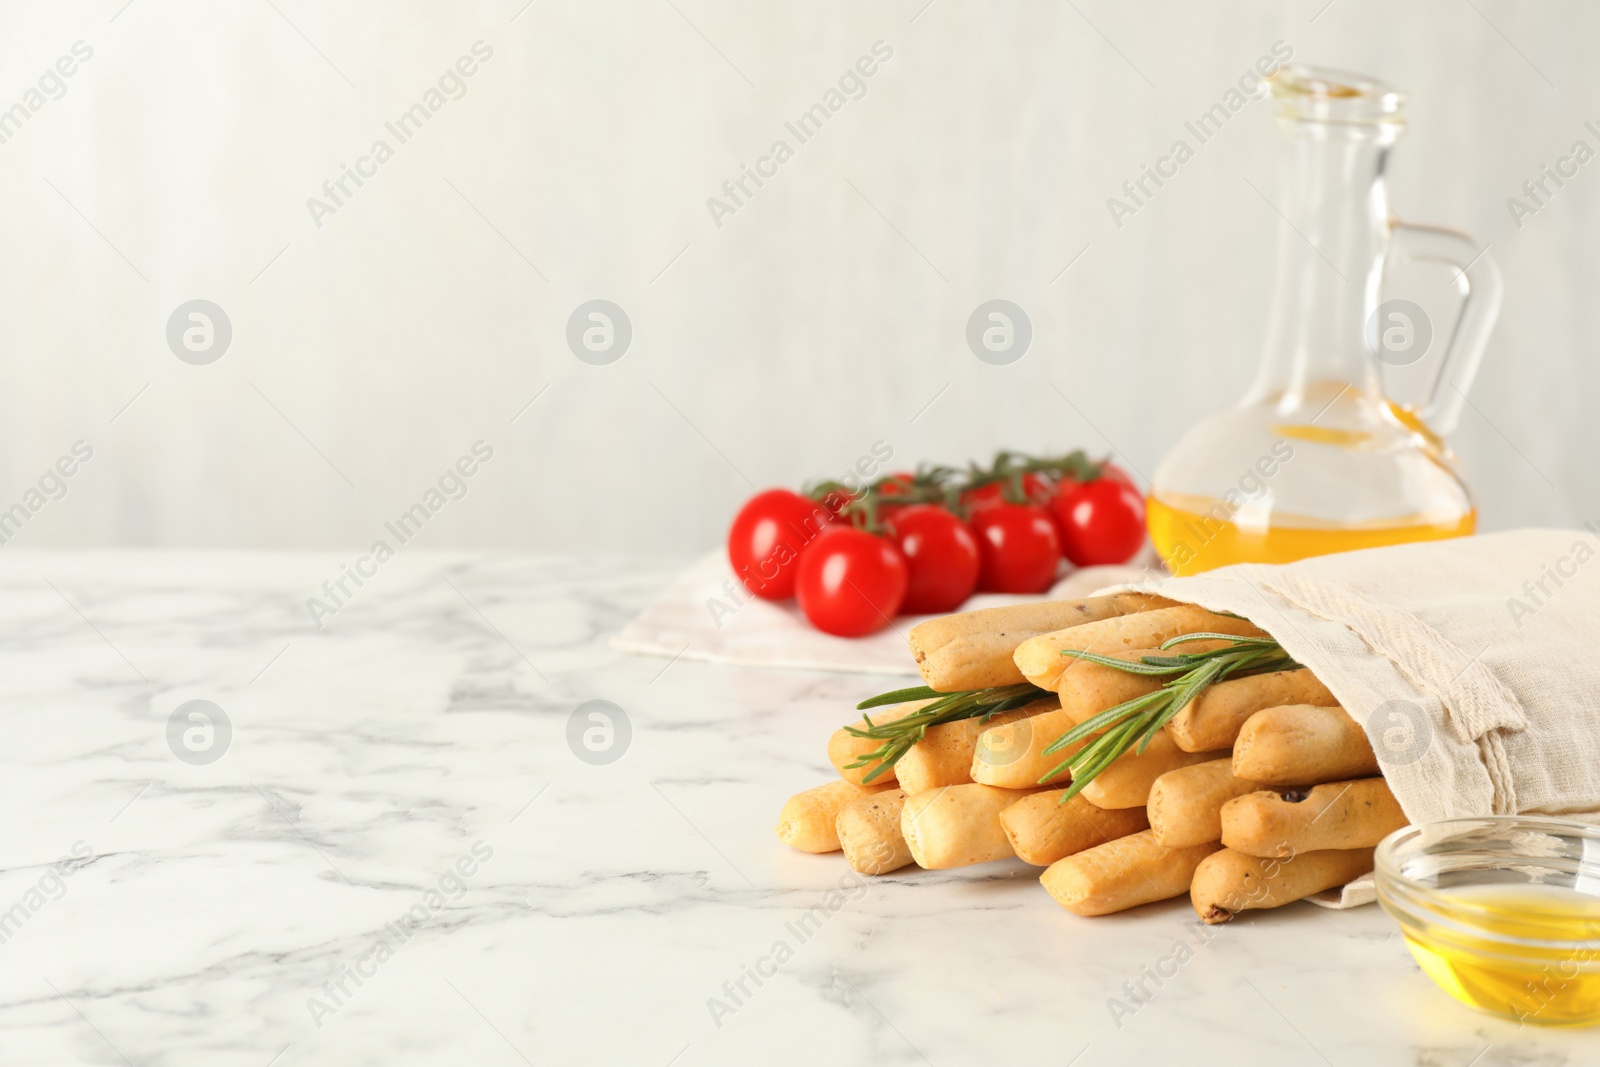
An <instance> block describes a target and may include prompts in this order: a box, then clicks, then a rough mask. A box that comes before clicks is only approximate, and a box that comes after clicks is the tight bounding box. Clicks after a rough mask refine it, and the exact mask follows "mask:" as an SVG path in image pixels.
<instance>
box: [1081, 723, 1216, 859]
mask: <svg viewBox="0 0 1600 1067" xmlns="http://www.w3.org/2000/svg"><path fill="white" fill-rule="evenodd" d="M1052 755H1055V756H1056V757H1057V758H1059V759H1065V758H1066V756H1065V755H1064V754H1062V753H1059V752H1058V753H1052ZM1223 755H1225V753H1221V752H1185V751H1184V750H1183V749H1181V748H1179V747H1178V744H1177V742H1176V741H1174V740H1172V738H1170V737H1168V736H1167V732H1166V731H1165V730H1157V731H1156V732H1155V736H1154V737H1152V738H1150V744H1149V746H1148V747H1147V748H1146V749H1145V750H1144V751H1143V752H1137V751H1130V752H1128V753H1127V754H1126V755H1124V756H1122V757H1120V758H1119V759H1117V760H1116V761H1115V762H1114V763H1112V764H1111V766H1109V767H1107V768H1106V769H1105V770H1103V771H1101V772H1100V773H1099V774H1098V775H1096V776H1095V778H1094V780H1093V781H1091V782H1090V783H1089V784H1088V785H1086V786H1084V787H1083V793H1082V795H1083V796H1085V797H1088V798H1089V801H1090V803H1092V804H1096V805H1098V806H1100V807H1102V808H1142V807H1144V806H1145V805H1146V804H1147V803H1149V800H1150V787H1151V786H1153V785H1155V783H1156V779H1157V778H1160V777H1161V776H1162V775H1163V774H1166V773H1167V772H1168V771H1175V770H1177V769H1178V768H1180V767H1190V766H1193V765H1194V764H1197V763H1206V762H1208V761H1210V760H1214V759H1217V758H1219V757H1221V756H1223ZM1207 840H1215V838H1208V839H1207ZM1199 843H1200V842H1198V841H1196V842H1194V844H1199Z"/></svg>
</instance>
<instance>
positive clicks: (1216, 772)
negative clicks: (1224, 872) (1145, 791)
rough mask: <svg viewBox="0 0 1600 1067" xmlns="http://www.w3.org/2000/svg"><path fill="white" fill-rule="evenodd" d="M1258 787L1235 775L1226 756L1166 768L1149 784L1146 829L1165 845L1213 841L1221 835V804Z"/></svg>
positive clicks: (1182, 845)
mask: <svg viewBox="0 0 1600 1067" xmlns="http://www.w3.org/2000/svg"><path fill="white" fill-rule="evenodd" d="M1124 758H1126V757H1124ZM1258 788H1260V787H1259V785H1258V784H1257V783H1255V782H1250V781H1246V780H1245V779H1243V778H1238V777H1235V775H1234V773H1233V761H1232V760H1230V759H1228V758H1226V757H1224V758H1222V759H1214V760H1207V761H1206V762H1205V763H1196V764H1195V765H1194V766H1192V767H1180V768H1178V769H1177V770H1175V771H1168V772H1167V773H1166V774H1163V775H1162V776H1161V777H1160V778H1157V779H1156V781H1155V784H1154V785H1152V786H1151V787H1150V811H1149V815H1150V829H1151V830H1153V831H1155V835H1156V840H1157V841H1160V842H1161V843H1162V844H1163V845H1166V846H1167V847H1168V848H1182V847H1184V846H1187V845H1200V844H1204V843H1205V842H1207V841H1215V840H1217V839H1218V838H1221V837H1223V833H1222V810H1223V808H1222V806H1223V805H1224V804H1226V803H1227V802H1228V801H1230V800H1232V799H1233V798H1235V797H1240V796H1243V795H1244V794H1246V793H1250V792H1253V791H1254V790H1256V789H1258ZM1223 843H1224V844H1226V843H1227V841H1226V839H1225V838H1224V840H1223Z"/></svg>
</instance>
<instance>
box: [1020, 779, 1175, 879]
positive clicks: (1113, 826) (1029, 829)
mask: <svg viewBox="0 0 1600 1067" xmlns="http://www.w3.org/2000/svg"><path fill="white" fill-rule="evenodd" d="M1065 792H1066V790H1065V789H1051V790H1048V791H1046V792H1043V793H1035V794H1033V795H1032V796H1029V797H1023V798H1022V799H1021V800H1019V801H1017V802H1016V803H1015V804H1013V805H1011V806H1010V807H1009V808H1007V809H1006V810H1005V811H1002V812H1001V813H1000V825H1001V827H1002V828H1003V829H1004V830H1005V832H1006V838H1007V839H1008V840H1009V841H1010V842H1011V847H1012V848H1013V849H1014V850H1015V851H1016V853H1017V858H1018V859H1020V860H1022V861H1023V862H1024V863H1031V864H1033V865H1034V866H1036V867H1048V866H1050V865H1051V864H1052V863H1054V862H1055V861H1056V860H1059V859H1064V858H1065V857H1067V856H1071V855H1073V854H1075V853H1078V852H1082V851H1083V850H1084V849H1086V848H1094V847H1095V846H1096V845H1103V844H1105V843H1106V842H1107V841H1114V840H1116V839H1117V838H1119V837H1127V836H1128V835H1129V834H1136V833H1138V832H1139V831H1140V830H1148V829H1149V828H1150V822H1149V820H1147V819H1146V818H1145V817H1144V809H1143V808H1124V809H1122V810H1121V811H1106V810H1105V809H1104V808H1097V807H1095V806H1094V805H1093V804H1091V803H1089V802H1088V801H1087V800H1085V799H1084V797H1083V794H1081V793H1080V794H1079V795H1077V796H1075V797H1073V798H1072V799H1071V800H1069V801H1067V802H1066V803H1065V804H1063V803H1061V794H1062V793H1065Z"/></svg>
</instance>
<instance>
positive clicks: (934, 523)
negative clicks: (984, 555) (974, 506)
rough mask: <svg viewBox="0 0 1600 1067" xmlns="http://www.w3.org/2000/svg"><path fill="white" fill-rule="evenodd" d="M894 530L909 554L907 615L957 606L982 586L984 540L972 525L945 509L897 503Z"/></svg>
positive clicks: (890, 522)
mask: <svg viewBox="0 0 1600 1067" xmlns="http://www.w3.org/2000/svg"><path fill="white" fill-rule="evenodd" d="M888 525H889V532H890V536H892V537H893V538H894V540H895V543H896V544H897V545H899V546H900V552H901V554H902V555H904V556H905V558H906V568H907V579H906V596H905V601H904V602H903V603H902V604H901V605H900V610H901V611H903V612H905V613H906V614H907V615H932V614H934V613H936V612H946V611H954V610H955V609H956V608H958V607H960V606H961V604H962V602H963V601H965V600H966V599H967V597H969V596H971V595H972V591H973V590H974V589H976V588H977V587H978V542H977V539H976V538H974V537H973V536H972V531H971V530H970V529H968V527H967V524H966V523H964V522H962V521H961V520H960V519H958V518H956V517H955V516H954V515H952V514H950V513H949V512H948V511H946V510H945V509H944V508H941V507H935V506H934V505H932V504H913V505H912V506H910V507H904V508H896V509H895V513H894V515H893V517H891V518H890V519H888Z"/></svg>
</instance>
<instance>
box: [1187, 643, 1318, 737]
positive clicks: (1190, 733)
mask: <svg viewBox="0 0 1600 1067" xmlns="http://www.w3.org/2000/svg"><path fill="white" fill-rule="evenodd" d="M1196 644H1199V642H1196ZM1337 703H1339V702H1338V701H1337V700H1335V699H1334V697H1333V694H1332V693H1330V692H1328V687H1327V686H1325V685H1323V684H1322V683H1321V682H1319V681H1318V680H1317V676H1316V675H1314V674H1312V673H1311V672H1310V671H1309V670H1307V669H1305V668H1304V667H1302V668H1300V669H1299V670H1295V671H1273V672H1271V673H1270V674H1257V675H1254V676H1252V677H1249V678H1234V679H1232V680H1230V681H1226V682H1218V683H1217V684H1216V685H1214V686H1212V687H1211V688H1210V689H1207V690H1206V691H1205V692H1204V693H1201V694H1200V696H1199V697H1197V698H1195V699H1194V700H1191V701H1190V702H1189V705H1188V706H1187V707H1185V708H1184V709H1183V710H1182V711H1180V712H1178V714H1176V715H1174V716H1173V717H1172V721H1171V722H1169V723H1167V732H1168V733H1170V734H1171V735H1172V739H1173V740H1174V741H1176V742H1178V747H1179V748H1181V749H1183V750H1184V751H1185V752H1210V751H1211V750H1212V749H1217V748H1228V747H1230V746H1232V744H1233V742H1234V741H1235V740H1236V739H1237V738H1238V736H1239V728H1240V727H1242V726H1243V725H1244V723H1245V720H1246V719H1248V718H1250V716H1252V715H1254V714H1255V713H1256V712H1258V711H1261V710H1262V709H1263V708H1277V707H1282V706H1283V705H1285V704H1317V705H1321V706H1324V707H1328V706H1332V705H1334V704H1337Z"/></svg>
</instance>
